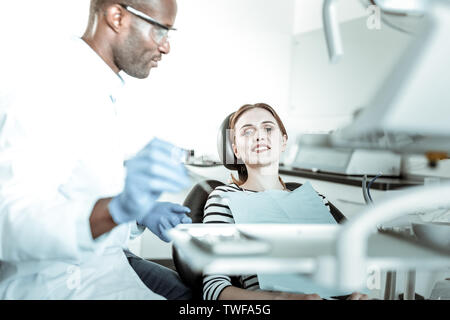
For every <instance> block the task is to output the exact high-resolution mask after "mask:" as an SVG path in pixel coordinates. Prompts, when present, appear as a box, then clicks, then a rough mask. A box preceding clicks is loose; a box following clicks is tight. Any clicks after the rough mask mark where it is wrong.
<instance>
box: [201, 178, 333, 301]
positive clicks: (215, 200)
mask: <svg viewBox="0 0 450 320" xmlns="http://www.w3.org/2000/svg"><path fill="white" fill-rule="evenodd" d="M227 192H246V193H255V192H256V191H251V190H244V189H242V188H240V187H239V186H238V185H237V184H235V183H231V184H229V185H223V186H219V187H217V188H215V189H214V191H212V192H211V193H210V195H209V197H208V199H207V201H206V204H205V208H204V213H203V223H235V221H234V218H233V214H232V213H231V210H230V207H229V206H228V204H227V200H226V199H225V198H224V194H225V193H227ZM319 196H320V197H321V198H322V201H323V203H324V204H325V205H326V206H327V207H328V210H330V206H329V203H328V200H327V199H326V198H325V197H324V196H323V195H321V194H319ZM232 285H234V286H238V287H240V288H243V289H247V290H260V287H259V282H258V277H257V275H256V274H254V275H241V276H238V277H234V278H233V281H232V277H231V276H227V275H217V274H215V275H204V276H203V299H205V300H217V299H218V297H219V295H220V293H221V292H222V290H223V289H225V288H226V287H228V286H232Z"/></svg>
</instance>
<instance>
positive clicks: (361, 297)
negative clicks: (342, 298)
mask: <svg viewBox="0 0 450 320" xmlns="http://www.w3.org/2000/svg"><path fill="white" fill-rule="evenodd" d="M347 300H369V297H368V296H367V294H364V293H360V292H353V293H352V294H351V295H350V296H349V297H348V298H347Z"/></svg>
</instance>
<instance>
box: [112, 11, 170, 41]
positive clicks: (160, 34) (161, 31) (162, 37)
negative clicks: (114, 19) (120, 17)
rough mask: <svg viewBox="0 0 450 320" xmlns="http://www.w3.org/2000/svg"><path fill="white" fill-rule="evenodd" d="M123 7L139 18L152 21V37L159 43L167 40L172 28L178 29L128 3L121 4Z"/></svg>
mask: <svg viewBox="0 0 450 320" xmlns="http://www.w3.org/2000/svg"><path fill="white" fill-rule="evenodd" d="M119 5H120V6H121V7H122V8H124V9H125V10H127V11H128V12H130V13H131V14H133V15H135V16H136V17H138V18H141V19H142V20H144V21H146V22H148V23H150V24H151V25H152V26H153V28H152V37H153V40H155V42H156V43H157V44H159V45H162V44H163V43H164V42H166V41H167V40H168V36H169V35H168V34H169V31H172V30H177V29H175V28H172V27H168V26H165V25H163V24H162V23H160V22H158V21H156V20H155V19H153V18H152V17H150V16H148V15H146V14H145V13H143V12H141V11H139V10H136V9H134V8H133V7H131V6H129V5H126V4H122V3H120V4H119Z"/></svg>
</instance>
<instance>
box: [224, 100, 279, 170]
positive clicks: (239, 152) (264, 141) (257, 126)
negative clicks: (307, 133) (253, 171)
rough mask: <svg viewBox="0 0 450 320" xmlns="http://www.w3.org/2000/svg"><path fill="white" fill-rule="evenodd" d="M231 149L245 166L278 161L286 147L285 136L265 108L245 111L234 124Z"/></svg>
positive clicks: (264, 164) (269, 163) (262, 164)
mask: <svg viewBox="0 0 450 320" xmlns="http://www.w3.org/2000/svg"><path fill="white" fill-rule="evenodd" d="M234 129H235V132H234V136H235V140H234V144H233V151H234V153H235V155H236V157H237V158H240V159H242V161H243V162H244V163H245V164H246V165H247V166H267V165H271V164H273V163H278V162H279V159H280V156H281V153H282V152H283V151H285V149H286V143H287V137H286V136H285V135H283V134H282V132H281V130H280V128H279V126H278V124H277V121H276V119H275V118H274V116H273V115H272V114H271V113H270V112H269V111H268V110H266V109H263V108H253V109H250V110H247V111H245V112H244V113H243V114H242V115H241V116H240V117H239V118H238V120H237V122H236V125H235V128H234Z"/></svg>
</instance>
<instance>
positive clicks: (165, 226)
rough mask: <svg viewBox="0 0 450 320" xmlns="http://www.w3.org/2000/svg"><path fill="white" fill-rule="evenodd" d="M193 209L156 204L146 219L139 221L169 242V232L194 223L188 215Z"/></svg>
mask: <svg viewBox="0 0 450 320" xmlns="http://www.w3.org/2000/svg"><path fill="white" fill-rule="evenodd" d="M189 212H191V209H189V208H188V207H184V206H182V205H179V204H176V203H171V202H156V204H155V206H154V207H153V209H152V210H151V211H150V213H148V214H147V215H146V216H145V217H144V218H142V219H140V220H138V221H137V223H138V224H140V225H143V226H146V227H147V228H149V229H150V231H151V232H153V233H154V234H156V235H157V236H158V237H159V238H160V239H161V240H163V241H165V242H169V241H170V238H169V237H168V235H167V233H166V232H167V231H168V230H170V229H172V228H174V227H176V226H177V225H178V224H180V223H192V220H191V218H189V217H188V216H187V215H186V213H189Z"/></svg>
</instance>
